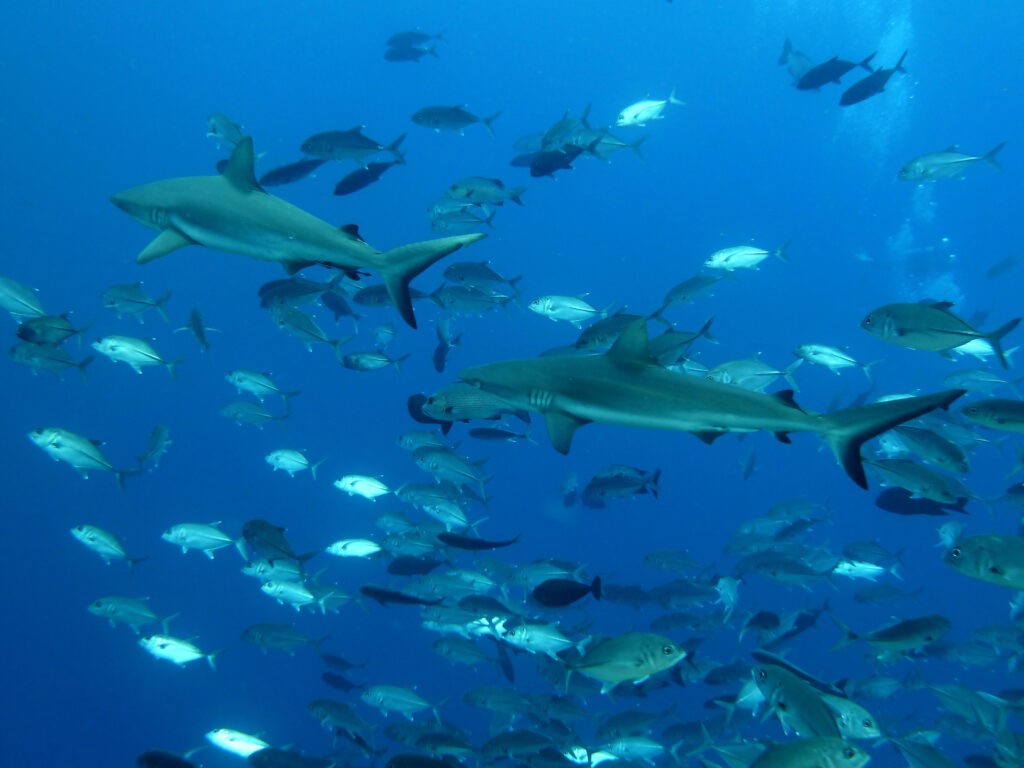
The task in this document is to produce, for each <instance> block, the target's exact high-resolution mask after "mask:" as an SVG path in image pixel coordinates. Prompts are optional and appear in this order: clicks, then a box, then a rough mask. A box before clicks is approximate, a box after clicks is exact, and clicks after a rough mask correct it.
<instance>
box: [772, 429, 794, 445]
mask: <svg viewBox="0 0 1024 768" xmlns="http://www.w3.org/2000/svg"><path fill="white" fill-rule="evenodd" d="M775 439H776V440H778V441H779V442H780V443H786V444H789V443H792V442H793V441H792V440H790V439H789V432H776V433H775Z"/></svg>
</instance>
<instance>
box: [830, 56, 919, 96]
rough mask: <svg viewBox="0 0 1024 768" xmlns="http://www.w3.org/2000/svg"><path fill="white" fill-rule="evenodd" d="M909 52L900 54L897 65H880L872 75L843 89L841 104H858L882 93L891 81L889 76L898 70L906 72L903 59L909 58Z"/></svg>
mask: <svg viewBox="0 0 1024 768" xmlns="http://www.w3.org/2000/svg"><path fill="white" fill-rule="evenodd" d="M907 53H909V51H904V52H903V55H902V56H900V60H899V61H898V62H896V66H895V67H893V68H892V69H885V68H883V67H879V68H878V69H876V70H875V71H874V72H872V73H871V74H870V75H868V76H867V77H865V78H864V79H862V80H858V81H857V82H856V83H854V84H853V85H851V86H850V87H849V88H847V89H846V90H845V91H843V95H842V96H840V97H839V106H841V107H849V106H851V105H853V104H858V103H860V102H862V101H864V100H865V99H869V98H871V97H872V96H874V95H875V94H877V93H882V91H884V90H885V86H886V84H887V83H888V82H889V78H891V77H892V76H893V75H895V74H896V73H897V72H903V73H904V74H906V71H907V70H905V69H904V68H903V61H904V60H905V59H906V58H907Z"/></svg>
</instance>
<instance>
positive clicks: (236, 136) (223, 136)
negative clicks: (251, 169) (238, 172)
mask: <svg viewBox="0 0 1024 768" xmlns="http://www.w3.org/2000/svg"><path fill="white" fill-rule="evenodd" d="M206 137H207V138H210V139H215V140H216V142H217V145H218V146H219V147H221V148H223V147H225V145H230V146H231V147H235V146H237V145H238V143H239V142H240V141H241V140H242V139H243V138H244V134H243V133H242V129H241V127H240V126H239V125H238V123H235V122H233V121H232V120H231V118H229V117H228V116H227V115H224V114H222V113H220V112H214V113H213V114H212V115H210V116H209V117H208V118H206Z"/></svg>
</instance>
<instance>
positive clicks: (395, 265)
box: [377, 233, 487, 328]
mask: <svg viewBox="0 0 1024 768" xmlns="http://www.w3.org/2000/svg"><path fill="white" fill-rule="evenodd" d="M484 237H487V235H486V234H483V233H474V234H471V235H456V236H455V237H442V238H438V239H436V240H425V241H423V242H419V243H410V244H409V245H401V246H399V247H398V248H392V249H391V250H390V251H386V252H384V253H383V254H381V255H380V256H379V257H378V259H379V265H378V267H377V269H378V271H379V272H380V273H381V276H382V277H383V278H384V284H385V285H386V286H387V289H388V295H389V296H390V297H391V300H392V302H394V305H395V306H396V307H397V308H398V312H399V314H401V316H402V319H403V320H405V322H406V323H408V324H409V325H410V326H411V327H413V328H415V327H416V316H415V314H414V313H413V310H412V297H411V296H410V295H409V281H410V280H412V279H413V278H414V277H416V275H418V274H419V273H420V272H422V271H423V270H425V269H426V268H427V267H429V266H430V265H431V264H433V263H434V262H436V261H439V260H441V259H443V258H444V257H445V256H447V255H448V254H450V253H452V252H454V251H457V250H459V249H460V248H463V247H465V246H467V245H470V244H472V243H475V242H476V241H477V240H480V239H482V238H484Z"/></svg>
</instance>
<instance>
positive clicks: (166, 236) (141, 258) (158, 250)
mask: <svg viewBox="0 0 1024 768" xmlns="http://www.w3.org/2000/svg"><path fill="white" fill-rule="evenodd" d="M187 245H196V241H195V240H193V239H192V238H191V237H189V236H188V235H186V234H184V233H183V232H179V231H178V230H177V229H174V228H171V227H168V228H167V229H165V230H164V231H163V232H161V233H160V234H159V235H157V236H156V237H155V238H153V239H152V240H151V241H150V243H149V245H147V246H146V247H145V248H143V249H142V253H140V254H139V255H138V256H136V257H135V261H136V262H137V263H139V264H148V263H149V262H151V261H155V260H156V259H159V258H161V257H163V256H166V255H167V254H169V253H172V252H174V251H176V250H178V249H179V248H184V247H185V246H187Z"/></svg>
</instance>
